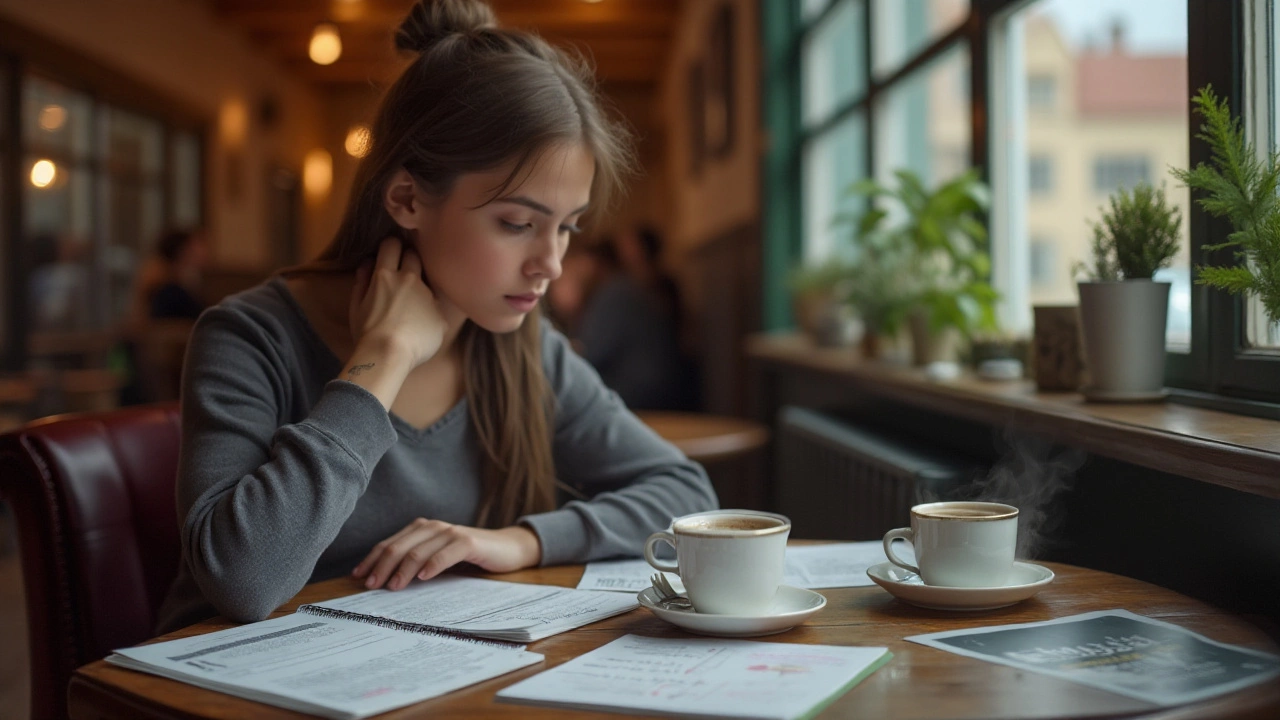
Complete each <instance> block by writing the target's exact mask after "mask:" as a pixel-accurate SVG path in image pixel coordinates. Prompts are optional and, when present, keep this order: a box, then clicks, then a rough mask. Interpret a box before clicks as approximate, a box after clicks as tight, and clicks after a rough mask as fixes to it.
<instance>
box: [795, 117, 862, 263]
mask: <svg viewBox="0 0 1280 720" xmlns="http://www.w3.org/2000/svg"><path fill="white" fill-rule="evenodd" d="M866 137H867V123H866V118H865V117H864V116H863V114H862V113H860V112H855V113H852V114H850V115H849V116H848V117H847V118H845V119H843V120H841V121H840V122H839V123H838V124H836V125H835V126H834V127H833V128H831V129H830V130H828V131H827V132H825V133H823V134H822V135H820V136H818V137H816V138H814V139H813V141H812V142H810V143H809V145H808V147H806V148H805V153H804V228H805V230H804V257H805V260H806V261H808V262H815V261H819V260H823V259H826V258H829V257H831V256H833V255H836V254H838V253H840V252H842V251H843V250H845V249H848V247H849V244H848V242H847V238H846V237H845V235H846V234H847V233H848V232H849V229H848V228H834V227H832V225H831V221H832V219H834V218H835V216H836V215H837V214H838V213H858V212H860V211H861V209H862V207H863V204H864V203H863V202H862V201H861V199H854V198H850V197H846V196H845V190H846V189H847V188H848V187H849V185H850V184H851V183H853V182H854V181H855V180H860V179H862V178H864V177H866V171H865V168H866V166H867V160H866V144H867V142H866Z"/></svg>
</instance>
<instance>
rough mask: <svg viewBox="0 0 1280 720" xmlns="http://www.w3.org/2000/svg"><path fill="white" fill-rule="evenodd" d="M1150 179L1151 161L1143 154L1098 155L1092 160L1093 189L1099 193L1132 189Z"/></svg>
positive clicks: (1148, 181) (1106, 193) (1107, 193)
mask: <svg viewBox="0 0 1280 720" xmlns="http://www.w3.org/2000/svg"><path fill="white" fill-rule="evenodd" d="M1151 179H1152V178H1151V163H1150V162H1149V161H1148V160H1147V158H1146V156H1145V155H1129V154H1116V155H1100V156H1098V157H1096V158H1094V160H1093V191H1094V192H1095V193H1098V194H1101V195H1110V194H1111V193H1113V192H1115V191H1117V190H1119V189H1120V188H1126V189H1132V188H1133V187H1134V186H1135V185H1137V184H1139V183H1150V182H1151Z"/></svg>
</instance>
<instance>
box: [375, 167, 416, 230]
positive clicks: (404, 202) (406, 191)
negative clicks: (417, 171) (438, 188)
mask: <svg viewBox="0 0 1280 720" xmlns="http://www.w3.org/2000/svg"><path fill="white" fill-rule="evenodd" d="M417 196H418V185H417V183H416V182H414V180H413V176H412V175H410V174H409V171H408V170H405V169H403V168H401V169H400V170H399V171H397V172H396V174H395V175H392V176H391V179H390V180H389V181H387V187H386V189H385V190H384V191H383V193H382V204H383V206H385V207H386V208H387V214H389V215H390V216H391V219H392V220H394V221H395V222H396V224H397V225H399V226H400V227H402V228H404V229H406V230H416V229H417V228H418V225H419V223H421V221H422V217H421V215H422V212H423V210H424V209H425V208H423V206H422V203H419V202H416V200H417Z"/></svg>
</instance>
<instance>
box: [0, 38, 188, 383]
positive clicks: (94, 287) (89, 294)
mask: <svg viewBox="0 0 1280 720" xmlns="http://www.w3.org/2000/svg"><path fill="white" fill-rule="evenodd" d="M7 64H8V67H9V68H10V73H9V75H8V79H9V81H10V82H12V83H13V84H14V86H15V88H16V90H17V92H16V93H8V94H6V95H5V97H6V98H10V99H14V98H16V101H17V103H18V105H19V107H18V112H17V119H18V122H19V127H18V128H17V132H16V133H12V134H10V133H6V140H7V142H6V144H5V145H4V148H3V155H0V162H4V163H6V166H8V164H9V163H16V164H17V168H16V169H15V170H16V173H15V174H16V176H17V177H18V178H19V180H20V184H19V186H18V187H16V188H4V189H2V191H3V192H6V193H16V198H14V199H12V200H11V199H9V198H8V196H7V195H6V196H5V197H6V200H5V203H4V205H5V206H6V207H10V208H12V209H13V210H14V211H15V212H14V218H13V219H8V220H6V222H5V225H4V228H5V233H4V237H3V243H2V244H3V248H4V252H3V253H2V254H0V275H2V276H3V277H4V279H5V280H4V286H5V288H6V290H5V292H4V293H3V294H4V304H3V308H4V318H5V321H6V322H5V323H4V325H3V334H2V335H0V348H3V350H4V352H3V355H4V357H5V364H6V365H7V366H8V369H11V370H12V369H21V366H22V365H23V364H24V358H23V356H24V354H25V353H24V350H25V349H26V348H28V347H30V346H31V345H32V344H33V340H38V339H43V340H44V341H43V342H39V343H36V344H39V345H40V346H42V347H46V346H49V345H51V344H52V345H56V346H58V347H67V346H68V344H70V345H75V344H76V340H75V338H77V337H80V338H87V337H88V336H89V335H90V334H93V333H101V332H103V331H108V332H109V331H114V330H117V329H118V328H119V327H120V326H121V323H122V322H123V321H124V320H125V318H126V315H127V314H128V312H129V310H130V303H131V300H132V298H131V294H132V288H133V285H134V276H135V274H136V272H137V270H138V268H139V267H140V266H141V265H142V263H143V261H144V260H145V258H146V256H147V255H149V254H150V253H151V252H152V249H153V245H154V243H155V241H156V239H157V237H158V236H159V235H160V233H161V231H162V230H163V229H164V228H166V227H169V226H186V227H194V226H196V225H198V224H199V223H200V222H201V214H202V213H201V208H202V202H201V193H202V184H203V183H202V175H203V171H202V165H203V161H202V149H201V139H200V136H199V135H198V134H197V133H196V132H195V131H194V129H193V128H194V127H195V125H194V123H192V122H191V121H190V120H187V121H184V122H183V123H182V124H181V125H175V124H174V123H172V122H166V121H165V120H162V119H160V118H159V117H157V116H156V115H153V114H150V113H148V112H145V111H143V112H139V111H135V110H133V109H129V108H126V107H124V106H123V105H119V104H116V103H115V102H113V101H112V100H111V98H110V95H111V92H110V90H109V89H108V92H106V93H103V92H100V89H98V88H88V87H81V86H78V85H77V83H75V82H71V81H68V77H72V78H73V77H74V74H75V73H74V63H68V67H70V68H71V72H67V70H68V67H62V68H60V72H59V73H57V76H56V78H55V76H54V75H50V74H45V73H44V72H43V71H42V70H40V69H38V68H37V67H35V64H33V63H28V62H27V61H26V60H25V59H24V58H14V57H11V58H7ZM94 75H95V76H100V75H101V73H94ZM117 90H119V89H118V88H117ZM121 94H122V95H123V94H128V95H136V91H134V90H132V89H130V90H128V91H127V92H122V93H121ZM158 104H159V105H162V104H163V103H158ZM4 116H5V117H11V116H10V115H9V114H8V113H4ZM9 143H12V144H9ZM10 172H12V171H10ZM6 176H7V177H12V176H13V175H6ZM55 337H56V338H62V339H61V340H58V341H56V342H50V341H51V340H52V339H53V338H55Z"/></svg>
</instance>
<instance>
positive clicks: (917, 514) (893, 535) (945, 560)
mask: <svg viewBox="0 0 1280 720" xmlns="http://www.w3.org/2000/svg"><path fill="white" fill-rule="evenodd" d="M898 538H902V539H903V540H906V541H907V542H909V543H911V547H912V548H914V549H915V553H916V563H917V564H918V566H917V565H912V564H911V563H909V562H906V561H905V560H902V559H901V558H899V557H898V556H896V555H894V553H893V541H894V540H897V539H898ZM1017 545H1018V508H1016V507H1014V506H1012V505H1005V504H1003V503H992V502H936V503H927V504H924V505H916V506H915V507H913V508H911V527H909V528H897V529H896V530H890V531H889V532H887V533H885V536H884V554H885V556H887V557H888V558H889V562H891V563H893V564H894V565H898V566H899V567H903V568H906V569H907V570H910V571H912V572H914V573H916V574H918V575H919V576H920V579H921V580H923V581H924V583H925V584H926V585H939V586H943V587H1000V586H1002V585H1005V584H1006V583H1008V581H1009V573H1010V572H1011V571H1012V570H1013V553H1014V550H1015V549H1017Z"/></svg>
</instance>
